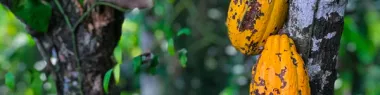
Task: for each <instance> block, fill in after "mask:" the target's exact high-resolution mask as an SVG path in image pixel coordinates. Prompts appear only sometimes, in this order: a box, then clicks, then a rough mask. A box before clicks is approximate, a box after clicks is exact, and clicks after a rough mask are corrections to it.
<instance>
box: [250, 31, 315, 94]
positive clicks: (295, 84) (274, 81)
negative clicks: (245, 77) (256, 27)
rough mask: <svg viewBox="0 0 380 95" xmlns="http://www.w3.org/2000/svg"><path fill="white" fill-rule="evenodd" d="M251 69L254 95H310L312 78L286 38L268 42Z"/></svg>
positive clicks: (271, 38) (275, 38) (290, 41)
mask: <svg viewBox="0 0 380 95" xmlns="http://www.w3.org/2000/svg"><path fill="white" fill-rule="evenodd" d="M264 47H265V48H264V50H263V51H262V53H261V55H260V58H259V60H258V61H257V64H256V65H255V66H254V67H253V68H252V80H251V84H250V94H251V95H310V87H309V77H308V75H307V72H306V70H305V65H304V62H303V60H302V58H301V56H300V55H299V54H298V53H297V51H296V46H295V45H294V42H293V40H292V39H290V38H289V37H288V36H287V35H285V34H283V35H272V36H270V37H269V38H268V40H267V42H266V44H265V46H264Z"/></svg>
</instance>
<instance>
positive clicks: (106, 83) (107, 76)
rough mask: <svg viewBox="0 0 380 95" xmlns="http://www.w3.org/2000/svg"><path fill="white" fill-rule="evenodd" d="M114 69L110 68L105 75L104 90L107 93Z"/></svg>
mask: <svg viewBox="0 0 380 95" xmlns="http://www.w3.org/2000/svg"><path fill="white" fill-rule="evenodd" d="M112 70H113V69H110V70H108V71H107V72H106V74H105V75H104V79H103V89H104V92H105V93H108V91H109V90H108V86H109V84H110V80H111V75H112Z"/></svg>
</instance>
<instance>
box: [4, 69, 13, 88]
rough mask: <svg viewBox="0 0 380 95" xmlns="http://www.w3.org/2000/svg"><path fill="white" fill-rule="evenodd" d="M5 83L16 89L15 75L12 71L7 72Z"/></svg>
mask: <svg viewBox="0 0 380 95" xmlns="http://www.w3.org/2000/svg"><path fill="white" fill-rule="evenodd" d="M5 84H6V85H7V86H8V88H9V89H12V90H14V88H15V77H14V75H13V74H12V73H11V72H8V73H7V74H5Z"/></svg>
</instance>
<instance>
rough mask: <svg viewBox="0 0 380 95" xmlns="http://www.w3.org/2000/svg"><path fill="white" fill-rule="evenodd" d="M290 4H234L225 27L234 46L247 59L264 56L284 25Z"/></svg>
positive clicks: (271, 0)
mask: <svg viewBox="0 0 380 95" xmlns="http://www.w3.org/2000/svg"><path fill="white" fill-rule="evenodd" d="M287 11H288V0H231V2H230V6H229V9H228V17H227V20H226V25H227V27H228V35H229V38H230V41H231V43H232V45H233V46H234V47H235V48H236V49H237V50H239V51H240V52H242V53H243V54H245V55H256V54H258V53H260V52H261V50H262V49H263V46H264V44H265V39H267V37H268V36H269V35H270V34H276V33H277V31H278V30H279V29H281V28H282V25H283V24H284V21H285V18H286V14H287Z"/></svg>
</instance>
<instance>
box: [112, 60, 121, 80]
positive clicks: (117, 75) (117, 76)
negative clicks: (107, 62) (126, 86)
mask: <svg viewBox="0 0 380 95" xmlns="http://www.w3.org/2000/svg"><path fill="white" fill-rule="evenodd" d="M113 69H114V70H113V76H114V78H115V82H116V84H119V80H120V64H117V65H116V66H115V67H114V68H113Z"/></svg>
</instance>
